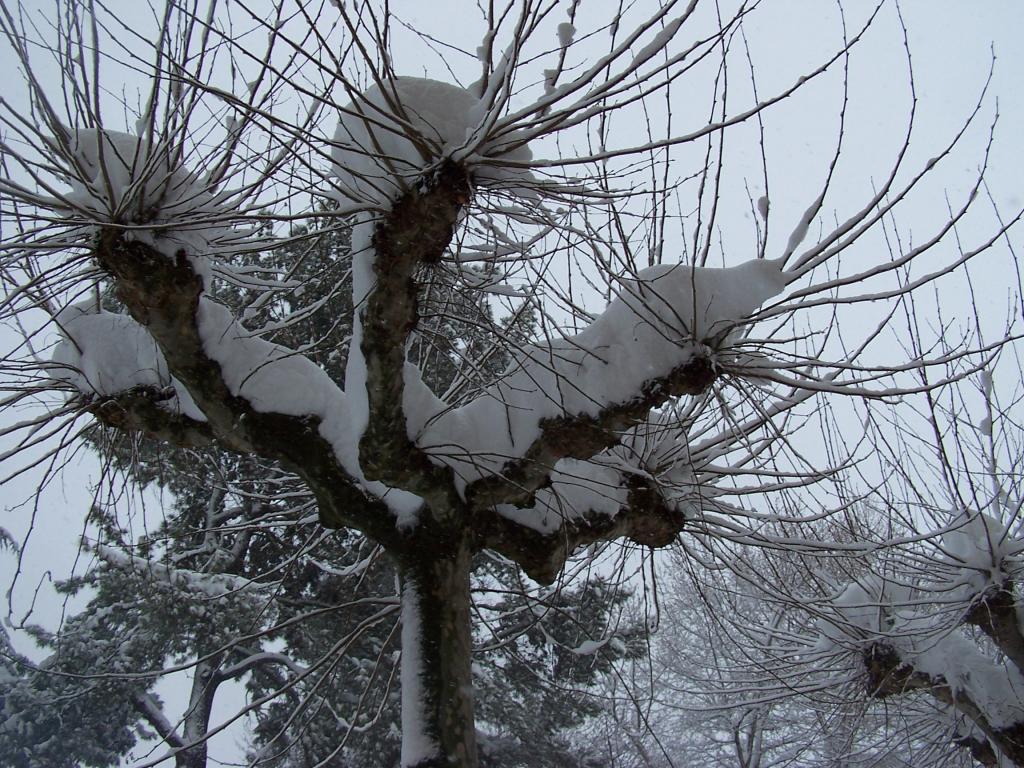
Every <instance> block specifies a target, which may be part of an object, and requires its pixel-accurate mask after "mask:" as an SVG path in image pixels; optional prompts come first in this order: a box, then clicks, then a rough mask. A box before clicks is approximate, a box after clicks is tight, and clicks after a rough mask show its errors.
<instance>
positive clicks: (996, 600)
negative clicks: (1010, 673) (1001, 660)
mask: <svg viewBox="0 0 1024 768" xmlns="http://www.w3.org/2000/svg"><path fill="white" fill-rule="evenodd" d="M1013 592H1014V587H1013V582H1011V581H1006V582H1004V583H1003V584H1001V585H999V586H998V587H993V588H992V589H991V590H990V591H988V592H986V593H985V594H983V595H982V596H981V597H980V598H979V600H978V601H977V602H976V603H974V605H972V606H971V610H970V611H968V613H967V615H966V616H965V617H964V620H965V621H966V622H967V623H968V624H973V625H975V626H976V627H978V628H980V629H981V631H982V632H984V633H985V634H986V635H988V636H989V637H990V638H991V639H992V642H994V643H995V644H996V646H997V647H998V648H999V650H1000V651H1002V653H1003V655H1004V656H1006V658H1008V659H1009V660H1010V661H1012V662H1013V664H1014V666H1016V667H1017V669H1020V670H1024V634H1022V633H1021V628H1020V619H1019V618H1018V616H1017V599H1016V597H1014V594H1013Z"/></svg>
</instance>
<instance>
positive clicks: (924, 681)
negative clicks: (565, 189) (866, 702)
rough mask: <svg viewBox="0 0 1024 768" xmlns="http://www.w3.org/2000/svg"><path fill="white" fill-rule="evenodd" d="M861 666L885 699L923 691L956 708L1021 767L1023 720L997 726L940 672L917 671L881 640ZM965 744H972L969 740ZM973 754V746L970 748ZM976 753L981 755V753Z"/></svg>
mask: <svg viewBox="0 0 1024 768" xmlns="http://www.w3.org/2000/svg"><path fill="white" fill-rule="evenodd" d="M863 658H864V667H865V669H866V670H867V673H868V691H869V693H871V695H872V696H874V697H876V698H879V699H885V698H888V697H890V696H899V695H901V694H904V693H908V692H910V691H926V692H927V693H929V694H930V695H932V696H934V697H935V698H936V699H937V700H939V701H941V702H942V703H943V704H948V705H950V706H952V707H956V709H958V710H959V711H960V712H962V713H963V714H964V715H965V716H967V717H968V718H970V720H971V721H972V722H973V723H974V724H975V725H976V726H977V727H978V728H979V729H980V730H981V731H982V732H983V733H984V734H985V735H986V736H987V737H988V739H989V742H990V743H991V744H992V745H993V746H994V747H995V748H996V749H997V750H999V752H1000V753H1001V754H1002V755H1003V757H1004V758H1006V759H1007V760H1009V761H1011V762H1012V763H1013V764H1014V765H1017V766H1024V722H1016V723H1014V724H1012V725H1010V726H1005V727H1001V728H997V727H995V726H993V725H992V724H991V723H990V722H989V719H988V717H987V716H986V714H985V712H984V711H983V710H982V709H981V708H980V707H979V706H978V705H977V703H976V702H974V701H973V700H972V699H971V698H970V696H968V694H967V693H966V692H965V691H963V690H959V689H956V688H953V687H951V686H950V685H949V682H948V681H947V680H946V679H945V678H944V677H942V676H941V675H929V674H927V673H924V672H920V671H918V670H916V669H915V668H914V666H913V665H912V664H910V663H908V662H905V661H904V660H903V659H902V657H901V656H900V654H899V653H898V651H897V650H896V649H894V648H893V647H892V646H890V645H888V644H887V643H884V642H878V643H874V644H872V645H871V646H870V647H869V648H867V649H865V651H864V656H863ZM964 746H969V747H971V745H970V743H969V742H968V743H966V744H964ZM971 752H972V754H973V753H974V752H975V747H971ZM978 754H983V752H980V751H979V753H978Z"/></svg>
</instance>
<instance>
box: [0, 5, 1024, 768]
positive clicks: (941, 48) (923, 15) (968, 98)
mask: <svg viewBox="0 0 1024 768" xmlns="http://www.w3.org/2000/svg"><path fill="white" fill-rule="evenodd" d="M30 5H31V4H30ZM616 5H617V4H616V3H612V2H609V1H608V0H597V1H595V2H587V0H584V1H583V2H582V3H581V5H580V10H579V14H580V17H579V21H578V23H577V27H578V28H579V29H580V31H581V32H583V31H585V30H587V29H589V28H591V27H593V26H594V24H596V23H597V20H600V19H603V18H604V17H605V14H607V13H608V11H609V9H613V8H614V7H615V6H616ZM846 5H847V6H848V7H847V12H848V14H849V16H850V20H849V27H850V28H851V29H853V28H855V27H857V26H858V24H857V20H858V19H859V18H861V17H862V16H863V15H864V14H865V13H867V12H868V11H869V10H870V8H871V7H873V4H870V3H865V2H859V0H858V1H856V2H850V3H847V4H846ZM708 6H709V8H710V7H711V6H712V4H710V3H709V4H708ZM110 7H112V8H114V9H120V8H123V9H124V11H125V13H126V14H127V13H129V9H133V8H135V7H136V3H134V2H128V1H127V0H114V2H112V3H110ZM392 8H393V10H394V11H395V12H396V13H397V14H398V15H399V16H401V17H402V18H403V19H404V20H405V21H407V22H408V23H409V24H410V25H411V26H413V27H415V28H416V29H418V30H420V31H422V32H425V33H427V34H430V35H433V36H435V37H437V38H440V39H445V40H449V41H452V42H454V43H456V44H457V45H460V46H461V47H463V48H465V49H468V50H469V51H470V52H472V51H473V49H474V48H475V46H476V45H477V43H478V39H477V38H478V36H479V32H480V30H481V26H480V25H479V24H478V22H477V19H478V14H477V12H476V11H475V4H474V3H471V2H468V0H461V1H459V2H446V3H441V2H429V3H428V2H420V0H392ZM901 10H902V12H903V15H904V17H905V19H906V22H907V27H908V30H909V42H910V46H911V51H912V54H913V57H914V66H915V77H916V87H917V96H918V99H919V114H918V117H917V125H918V133H916V134H915V139H914V143H913V145H912V147H913V152H912V154H914V155H915V156H916V158H917V159H918V160H924V159H926V158H928V157H930V156H932V155H933V154H935V153H936V152H937V151H938V150H939V149H940V147H941V145H942V144H943V143H944V141H945V140H947V139H948V137H949V136H950V134H951V132H952V131H953V130H955V128H956V126H958V125H959V123H960V122H961V121H962V119H963V117H964V116H965V115H966V113H967V112H968V111H969V110H970V109H971V108H972V106H973V104H974V102H975V101H976V99H977V95H978V93H979V91H980V89H981V87H982V85H983V83H984V81H985V78H986V76H987V73H988V69H989V66H990V63H991V50H992V49H993V48H994V51H995V53H996V56H997V60H996V71H995V76H994V79H993V84H992V86H991V91H992V93H993V94H994V95H997V96H998V105H999V113H1000V123H999V127H998V135H997V142H996V146H995V150H994V152H993V155H992V161H991V165H992V170H991V173H990V176H989V178H990V185H991V189H992V191H993V194H994V197H995V199H996V201H997V203H998V204H999V205H1000V206H1002V207H1003V208H1004V213H1010V212H1011V211H1012V209H1014V208H1016V207H1019V206H1020V205H1021V201H1022V198H1024V194H1022V192H1021V186H1020V185H1021V179H1022V178H1024V153H1022V152H1021V151H1020V137H1021V136H1024V89H1021V87H1020V85H1019V78H1020V76H1021V73H1024V46H1021V44H1020V41H1021V40H1022V39H1024V5H1022V4H1021V3H1019V2H1016V1H1014V0H1005V1H1004V2H996V1H995V0H985V1H984V2H971V3H965V2H962V0H960V1H954V0H909V1H908V2H906V3H904V5H903V7H902V9H901ZM561 13H562V12H561V11H558V12H556V15H558V16H559V18H557V19H555V21H556V22H557V21H561V20H562V16H561ZM746 31H747V35H748V38H749V41H750V44H751V48H752V55H753V57H754V60H755V62H756V66H757V73H758V79H759V82H758V87H759V91H760V94H761V95H762V97H763V96H767V95H770V94H772V93H773V92H774V91H775V90H777V89H778V88H780V87H785V86H788V85H789V84H790V83H792V81H793V80H794V79H795V78H796V77H797V76H798V75H799V74H800V73H801V72H802V71H805V70H806V69H807V68H808V66H809V65H811V64H815V63H817V62H820V61H821V59H822V57H823V56H825V55H826V54H828V53H830V52H832V51H834V50H835V48H836V46H837V44H838V41H839V36H838V22H837V15H836V11H835V7H834V5H833V4H832V3H829V2H827V1H826V0H801V1H797V0H782V1H781V2H765V3H764V8H763V9H759V10H758V11H757V13H756V14H755V15H754V17H753V18H752V19H751V20H749V22H748V24H747V26H746ZM551 34H552V39H551V40H550V41H548V42H547V44H549V45H551V46H552V47H553V46H554V43H555V40H554V37H553V35H554V33H553V26H552V28H551ZM394 48H395V65H396V69H397V71H398V72H399V73H400V74H426V75H428V76H431V77H434V78H437V79H449V76H448V75H446V73H445V71H444V69H443V68H442V66H441V65H440V63H439V61H438V59H437V58H436V56H435V57H431V56H424V54H423V48H422V46H420V45H419V44H418V43H414V42H413V41H412V39H411V38H409V37H408V35H407V34H405V35H403V33H401V32H400V30H398V29H397V28H396V29H395V46H394ZM7 56H8V54H7V52H6V50H4V51H3V52H2V53H0V65H2V66H3V71H5V72H8V73H9V72H10V71H11V69H10V66H9V61H8V59H7V58H6V57H7ZM449 63H450V64H451V66H452V67H453V69H455V71H456V73H457V74H458V75H459V77H460V78H461V79H463V80H464V82H469V81H471V80H472V79H474V78H475V77H476V75H477V67H476V62H475V60H474V59H472V58H470V57H465V56H461V55H453V56H452V57H451V58H450V59H449ZM701 85H702V84H701ZM837 85H838V80H837V78H836V77H835V76H828V77H826V78H824V79H823V81H822V82H821V83H816V84H813V85H812V86H811V87H809V88H808V89H807V91H806V92H805V93H803V94H799V95H797V96H796V97H794V98H793V99H792V100H790V101H788V102H785V103H783V104H782V105H779V106H778V107H777V108H775V109H774V110H773V111H772V112H771V113H769V115H768V126H769V130H768V141H769V173H770V185H771V202H772V216H773V217H774V216H777V217H778V222H779V223H778V226H775V229H774V237H775V238H777V241H773V242H775V243H776V245H777V246H778V247H781V245H783V244H784V243H785V239H786V238H787V237H788V235H789V231H790V229H791V226H792V224H793V223H795V221H796V219H798V218H799V216H800V214H801V213H802V212H803V210H804V209H805V208H806V206H807V205H808V204H809V203H810V202H811V200H812V199H813V198H814V196H815V195H816V194H817V191H818V188H817V184H818V183H820V180H821V178H822V175H823V173H824V170H825V165H824V164H825V163H827V161H828V158H829V156H830V153H831V151H832V148H833V145H834V139H835V130H836V125H837V121H836V113H837V108H838V104H839V98H840V93H839V91H838V89H837ZM736 88H737V93H741V92H742V90H743V85H742V84H741V83H738V84H737V86H736ZM692 92H693V94H695V96H694V100H693V103H687V102H688V98H687V93H688V91H687V90H686V88H684V87H680V88H679V89H678V90H677V97H676V100H675V101H674V102H673V105H672V109H673V113H674V121H675V124H676V125H677V126H679V129H680V130H679V132H683V128H684V126H689V127H697V126H699V125H701V124H702V121H703V120H705V119H706V118H705V115H706V112H707V107H706V102H703V101H700V100H699V99H698V98H696V95H697V94H700V93H701V87H700V86H698V87H695V88H694V89H693V91H692ZM907 104H908V102H907V86H906V77H905V69H904V61H903V51H902V47H901V32H900V30H899V28H898V26H897V25H896V24H895V8H894V7H892V6H891V7H888V8H886V9H884V10H883V12H882V17H881V19H880V20H879V22H878V23H877V25H876V28H875V29H873V30H872V31H870V32H869V34H868V35H867V37H866V39H865V41H864V42H863V43H862V44H861V45H860V46H859V47H858V48H857V49H855V52H854V56H853V59H852V63H851V107H850V111H849V115H850V123H849V126H848V129H847V130H848V134H847V141H848V145H847V152H846V160H845V162H844V163H843V166H842V176H841V178H842V180H843V186H842V187H841V189H842V190H843V195H844V196H845V195H847V194H848V195H849V198H850V199H854V200H862V199H863V197H864V196H865V194H866V192H867V191H868V190H869V189H870V184H871V182H872V180H875V181H878V180H879V178H880V176H881V175H882V174H883V173H884V172H885V171H886V170H887V166H886V162H887V161H888V160H889V159H890V158H891V157H892V154H893V152H894V151H895V148H896V147H897V146H898V142H899V141H900V139H901V137H902V134H903V129H904V125H905V119H906V113H907ZM994 108H995V99H994V98H990V99H989V101H988V103H987V107H986V110H987V111H986V115H990V114H991V113H992V112H993V111H994ZM988 122H989V117H988V116H986V117H985V118H984V119H983V120H982V121H981V123H980V128H982V129H985V128H987V125H988ZM621 128H622V130H623V135H628V134H629V132H630V131H635V130H637V127H636V126H635V125H634V126H627V125H623V126H621ZM984 138H985V136H984V130H981V131H975V132H974V134H973V135H972V137H971V138H970V143H969V144H968V145H967V146H965V148H964V150H962V151H961V152H960V153H959V155H958V159H957V161H956V162H955V163H952V164H951V165H950V167H949V169H948V170H943V171H942V172H941V173H942V175H941V179H942V185H941V186H935V182H933V186H932V189H933V194H931V195H929V196H927V197H924V198H922V199H921V200H919V201H918V202H916V203H915V204H914V205H913V206H909V207H908V209H907V211H906V214H907V216H906V217H905V218H903V219H901V226H902V227H905V228H906V230H907V231H908V232H910V231H913V232H914V233H915V234H918V233H919V234H920V235H923V234H924V233H925V231H927V225H928V223H929V222H931V223H932V224H934V223H936V222H937V221H939V220H941V219H943V218H944V213H943V211H944V206H945V202H944V199H943V195H944V194H945V193H946V192H948V193H949V194H950V195H951V196H956V194H957V193H961V194H962V193H963V191H964V190H965V189H966V185H968V184H969V182H970V181H971V179H972V174H974V173H975V171H976V165H977V162H978V160H979V156H980V153H979V147H981V146H982V143H981V142H983V141H984ZM732 141H733V142H734V143H733V144H730V145H729V151H730V153H731V157H732V158H733V160H734V165H733V166H732V167H734V168H735V175H734V176H733V177H731V178H730V179H729V184H730V186H729V187H728V188H727V194H728V200H729V202H730V203H731V204H730V205H729V206H727V208H726V210H725V211H724V213H723V217H722V219H721V225H722V228H723V230H724V234H723V238H724V242H725V243H726V248H727V249H729V248H735V249H737V250H743V249H744V248H749V247H751V246H752V244H753V242H754V237H753V222H752V220H751V213H750V210H749V206H748V205H747V204H746V202H745V201H746V192H745V191H744V189H743V184H744V182H746V183H747V184H749V186H750V187H751V188H752V189H753V190H756V191H755V198H756V196H758V195H759V194H761V193H762V190H761V187H762V186H763V185H762V182H761V180H760V176H759V174H758V172H757V167H758V164H759V162H760V155H759V151H758V147H757V145H756V133H755V132H754V131H753V130H752V129H751V127H750V126H748V127H747V128H744V129H740V130H738V131H736V132H735V134H734V139H732ZM550 149H552V148H547V147H545V152H535V154H537V155H542V154H547V153H548V152H549V151H550ZM678 156H680V157H683V156H684V153H683V152H680V153H679V155H678ZM937 178H938V177H937ZM842 198H843V196H839V197H838V198H837V199H836V200H834V201H833V205H834V206H835V207H836V208H837V215H838V216H839V218H840V219H842V218H845V216H844V213H845V214H846V215H848V214H849V213H850V212H851V211H850V210H846V211H844V210H842ZM983 218H984V217H983ZM784 222H791V223H790V224H789V226H787V225H786V224H785V223H784ZM990 223H991V222H990V220H988V221H987V222H986V221H976V222H974V223H973V226H976V227H982V226H987V225H988V224H990ZM978 232H979V230H975V232H973V233H972V232H969V231H968V232H965V233H964V235H965V236H966V237H967V238H968V239H970V235H972V234H975V235H977V234H978ZM752 255H753V254H752V253H746V254H744V255H742V256H741V257H737V259H736V260H742V259H745V258H749V257H750V256H752ZM769 255H772V254H771V252H769ZM867 255H868V256H869V257H871V258H878V257H880V256H881V254H879V253H875V254H867ZM985 258H986V259H987V260H988V261H986V262H984V264H986V265H987V264H989V263H990V264H991V268H990V269H989V270H988V272H987V273H986V269H985V267H984V266H983V267H982V268H981V269H976V274H978V275H979V276H981V277H982V278H983V279H984V278H985V277H988V278H990V281H991V282H990V283H989V285H988V290H984V291H983V293H985V294H986V295H987V296H988V297H989V298H988V299H987V301H989V302H990V303H991V306H990V307H984V309H987V310H991V311H992V312H993V315H994V316H996V320H997V321H999V322H1001V319H1002V311H1003V307H1004V305H1005V296H1006V285H1005V284H1006V280H1005V271H1004V270H1005V264H1006V260H1005V257H1004V256H1002V255H1000V254H998V253H994V254H992V255H991V257H988V256H986V257H985ZM941 300H942V302H943V308H944V311H946V312H947V313H948V314H955V313H956V312H957V311H959V310H966V309H967V308H966V307H963V306H962V305H961V304H960V302H961V299H960V298H959V296H958V295H953V294H950V295H947V294H942V299H941ZM947 302H948V304H947ZM23 417H24V415H23V414H17V415H14V416H12V415H11V414H5V415H4V421H5V423H6V422H8V421H10V420H12V419H17V418H23ZM0 447H3V448H6V446H0ZM99 477H100V470H99V467H98V464H97V462H96V461H95V460H94V459H93V458H92V457H91V456H89V455H87V454H82V453H79V454H78V456H76V457H75V458H73V459H72V460H71V462H70V463H69V464H68V465H67V466H66V467H65V468H64V469H63V471H62V473H61V476H60V478H59V479H57V480H54V481H52V482H51V483H50V484H49V486H48V487H47V488H46V489H45V490H44V491H43V492H42V494H40V496H39V499H38V513H37V515H36V522H35V528H36V530H35V532H34V534H33V536H32V537H31V538H30V539H29V541H28V542H27V546H26V549H25V562H24V571H23V573H22V575H21V577H20V579H19V581H18V584H17V587H16V589H15V591H14V598H13V606H14V612H13V614H12V618H15V619H20V618H21V617H22V616H23V615H24V613H25V611H26V610H27V608H28V605H29V603H30V601H31V600H32V595H33V593H34V592H35V589H36V585H37V584H38V583H40V581H43V582H44V588H43V589H42V590H41V592H40V594H39V600H38V602H37V606H36V607H37V609H36V611H35V613H34V614H33V616H32V619H31V620H32V621H36V622H39V623H42V624H44V625H46V626H48V627H51V628H53V627H55V626H56V625H57V623H58V622H59V620H60V616H61V612H62V606H61V603H60V602H59V600H56V599H55V598H54V597H53V595H52V594H51V593H50V592H48V591H47V589H46V588H45V580H46V575H47V574H52V575H53V577H54V578H60V577H64V576H66V575H68V574H69V573H70V571H71V570H72V568H74V567H76V562H77V554H76V552H77V547H76V543H77V540H78V536H79V535H80V534H81V533H82V522H81V521H82V519H83V516H84V514H85V513H86V512H87V510H88V507H89V504H90V498H91V497H90V492H89V489H90V488H91V487H92V486H94V485H95V483H96V482H97V481H98V479H99ZM40 478H41V474H40V472H39V471H33V472H30V473H28V474H26V475H24V476H21V477H19V478H17V479H16V480H15V481H12V482H11V483H9V484H8V485H7V486H6V487H4V489H3V496H2V498H3V505H4V514H3V517H2V519H0V525H2V526H3V527H6V528H8V529H10V530H11V531H12V532H14V533H15V534H16V535H17V536H19V537H22V536H23V535H24V533H25V531H26V530H27V526H28V521H29V518H30V516H31V508H32V504H33V501H32V499H33V497H34V496H35V489H36V486H37V485H38V483H39V482H40ZM155 502H156V500H155V499H153V498H149V499H148V500H147V503H148V504H149V505H150V506H149V507H148V511H147V514H149V515H151V516H155V515H157V514H158V510H157V508H156V507H155V506H153V505H154V504H155ZM82 565H83V563H81V562H77V568H78V570H79V571H80V570H81V567H82ZM0 574H2V577H3V579H4V581H5V582H6V581H7V580H9V578H10V576H11V575H12V574H13V559H12V558H11V557H10V556H7V555H3V556H0ZM15 639H16V641H17V644H18V647H19V649H21V650H23V651H25V652H30V651H31V649H30V646H29V644H28V643H27V642H26V641H25V638H24V637H23V636H21V637H19V636H18V634H17V633H15ZM236 739H237V734H236V733H228V734H226V735H225V736H222V737H219V738H218V739H216V740H215V742H214V748H213V750H212V754H213V755H214V756H220V757H228V756H233V755H237V752H236V747H235V743H236Z"/></svg>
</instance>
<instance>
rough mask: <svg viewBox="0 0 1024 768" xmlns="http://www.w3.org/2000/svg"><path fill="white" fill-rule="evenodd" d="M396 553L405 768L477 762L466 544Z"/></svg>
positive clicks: (469, 766) (470, 766) (453, 767)
mask: <svg viewBox="0 0 1024 768" xmlns="http://www.w3.org/2000/svg"><path fill="white" fill-rule="evenodd" d="M418 544H419V545H418V546H417V547H415V549H413V550H412V551H406V552H403V553H402V554H400V555H399V556H398V568H399V576H400V579H401V587H402V766H403V768H442V767H443V768H476V766H477V751H476V726H475V723H474V718H473V680H472V652H473V638H472V630H471V627H472V625H471V622H470V593H469V573H470V565H471V560H472V551H471V548H470V544H469V542H468V541H467V540H466V539H465V538H464V537H460V538H459V539H458V540H457V541H455V542H451V543H447V542H436V541H435V542H431V544H433V546H432V545H431V544H428V543H426V542H423V543H419V542H418Z"/></svg>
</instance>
